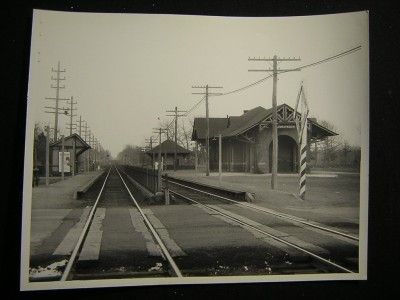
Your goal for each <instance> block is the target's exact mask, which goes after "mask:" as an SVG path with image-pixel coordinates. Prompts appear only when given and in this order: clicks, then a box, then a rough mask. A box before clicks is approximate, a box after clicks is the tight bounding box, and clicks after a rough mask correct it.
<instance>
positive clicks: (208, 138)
mask: <svg viewBox="0 0 400 300" xmlns="http://www.w3.org/2000/svg"><path fill="white" fill-rule="evenodd" d="M192 88H193V89H205V91H204V92H202V93H192V94H193V95H205V99H206V127H207V128H206V176H210V120H209V116H208V96H210V95H212V96H219V95H222V93H210V92H209V89H222V86H209V85H208V84H206V85H205V86H192Z"/></svg>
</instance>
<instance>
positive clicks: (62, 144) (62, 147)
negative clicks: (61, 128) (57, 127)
mask: <svg viewBox="0 0 400 300" xmlns="http://www.w3.org/2000/svg"><path fill="white" fill-rule="evenodd" d="M64 150H65V149H64V135H62V136H61V180H64Z"/></svg>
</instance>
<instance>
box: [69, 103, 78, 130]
mask: <svg viewBox="0 0 400 300" xmlns="http://www.w3.org/2000/svg"><path fill="white" fill-rule="evenodd" d="M77 103H78V102H76V101H74V97H71V100H69V101H68V104H69V105H70V107H69V108H68V110H69V124H68V125H69V127H67V129H69V135H72V130H73V129H75V130H76V124H75V123H74V122H73V121H74V117H76V115H74V110H76V108H74V105H75V104H77ZM66 112H67V111H66ZM67 114H68V112H67ZM68 125H67V126H68Z"/></svg>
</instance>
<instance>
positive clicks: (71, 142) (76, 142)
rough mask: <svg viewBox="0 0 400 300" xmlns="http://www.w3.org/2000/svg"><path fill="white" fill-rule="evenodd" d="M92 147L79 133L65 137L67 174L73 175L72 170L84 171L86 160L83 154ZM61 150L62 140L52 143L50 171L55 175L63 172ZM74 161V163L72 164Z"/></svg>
mask: <svg viewBox="0 0 400 300" xmlns="http://www.w3.org/2000/svg"><path fill="white" fill-rule="evenodd" d="M89 149H91V147H90V145H89V144H88V143H86V142H85V141H84V140H83V139H82V138H81V137H80V136H79V135H78V134H76V133H74V134H72V135H70V136H67V137H65V138H64V160H66V161H67V163H66V164H64V165H65V166H66V167H65V168H64V172H65V175H72V172H75V174H76V173H79V172H82V171H83V164H84V160H83V158H82V157H81V154H82V153H84V152H85V151H86V150H89ZM61 152H62V140H61V139H59V140H58V141H56V142H53V143H51V144H50V162H49V163H50V173H51V174H52V175H53V176H59V175H60V174H61V169H60V168H61V167H60V165H61V164H60V161H61ZM73 163H74V165H72V164H73Z"/></svg>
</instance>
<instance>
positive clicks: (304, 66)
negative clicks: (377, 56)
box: [219, 46, 361, 96]
mask: <svg viewBox="0 0 400 300" xmlns="http://www.w3.org/2000/svg"><path fill="white" fill-rule="evenodd" d="M358 50H361V46H357V47H354V48H352V49H349V50H346V51H343V52H341V53H339V54H336V55H333V56H330V57H328V58H324V59H322V60H319V61H316V62H313V63H310V64H307V65H303V66H300V67H298V68H296V69H300V70H302V69H306V68H310V67H314V66H316V65H319V64H322V63H325V62H328V61H331V60H335V59H338V58H341V57H343V56H346V55H348V54H351V53H354V52H356V51H358ZM287 72H289V71H288V70H283V71H279V72H278V74H282V73H287ZM272 77H273V74H271V75H268V76H266V77H264V78H261V79H260V80H257V81H255V82H253V83H250V84H248V85H246V86H243V87H241V88H238V89H235V90H232V91H229V92H226V93H222V94H221V95H219V96H226V95H230V94H234V93H237V92H240V91H243V90H246V89H248V88H251V87H253V86H255V85H257V84H260V83H261V82H263V81H265V80H267V79H269V78H272Z"/></svg>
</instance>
